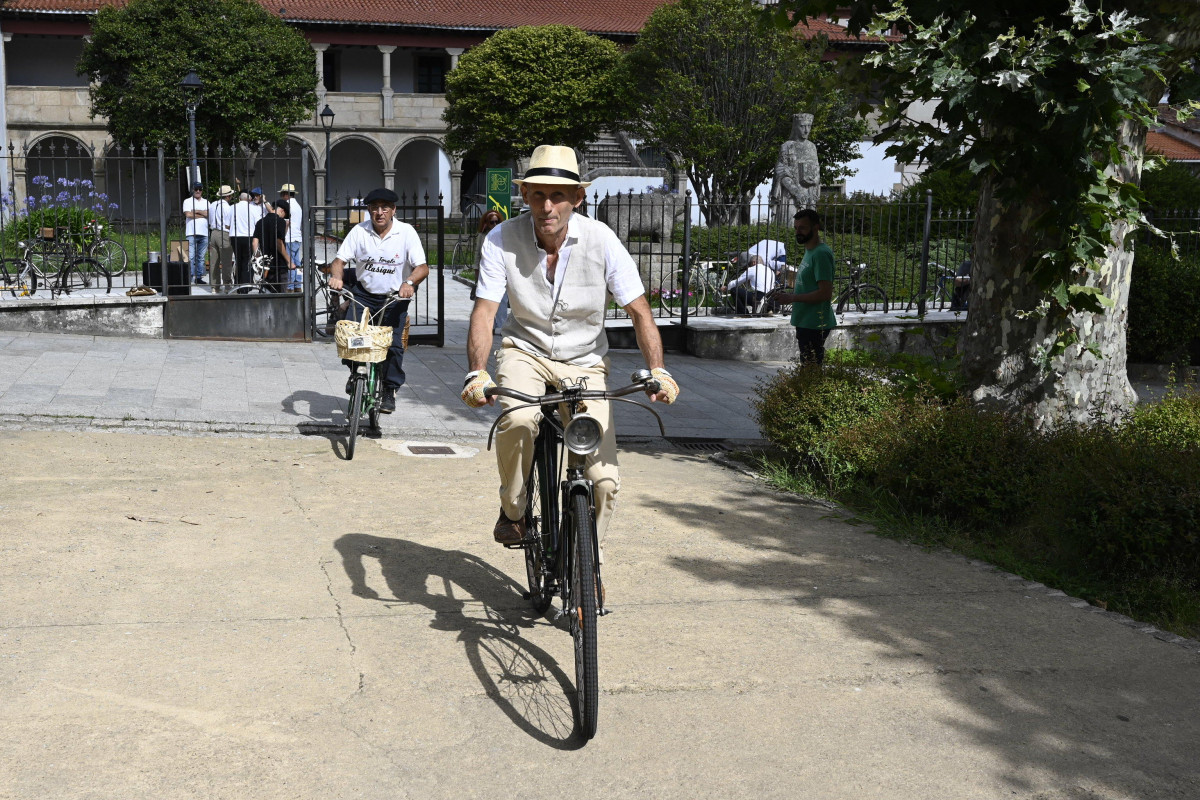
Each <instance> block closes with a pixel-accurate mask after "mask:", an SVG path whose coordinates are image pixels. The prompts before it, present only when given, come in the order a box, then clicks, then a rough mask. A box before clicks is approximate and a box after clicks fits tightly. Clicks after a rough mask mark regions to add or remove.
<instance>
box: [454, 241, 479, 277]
mask: <svg viewBox="0 0 1200 800" xmlns="http://www.w3.org/2000/svg"><path fill="white" fill-rule="evenodd" d="M474 255H475V248H474V247H473V246H472V244H471V241H470V240H469V239H467V240H460V241H458V242H456V243H455V245H454V252H452V253H451V254H450V272H451V274H454V275H457V274H458V272H459V270H461V269H465V268H468V267H471V266H474V264H473V263H472V262H473V256H474Z"/></svg>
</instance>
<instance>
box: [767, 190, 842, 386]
mask: <svg viewBox="0 0 1200 800" xmlns="http://www.w3.org/2000/svg"><path fill="white" fill-rule="evenodd" d="M792 226H793V227H794V228H795V229H796V242H797V243H798V244H802V245H804V260H803V261H801V262H800V267H799V268H798V269H797V270H796V286H795V288H794V293H793V294H787V293H781V294H780V295H778V300H779V302H781V303H791V304H792V325H794V326H796V343H797V344H798V345H800V363H801V364H822V363H824V361H825V340H826V339H827V338H829V332H830V331H831V330H833V329H834V328H835V327H837V319H836V318H835V317H834V316H833V304H832V303H831V302H830V300H831V299H832V298H833V250H831V249H830V248H829V245H827V244H823V243H822V242H821V215H820V214H818V213H817V212H816V211H814V210H813V209H811V208H804V209H801V210H799V211H797V212H796V216H795V217H794V218H793V222H792Z"/></svg>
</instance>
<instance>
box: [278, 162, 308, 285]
mask: <svg viewBox="0 0 1200 800" xmlns="http://www.w3.org/2000/svg"><path fill="white" fill-rule="evenodd" d="M279 202H281V203H287V204H288V211H289V212H290V214H291V216H290V217H289V224H288V231H287V238H286V239H284V240H283V243H284V244H286V245H287V251H288V258H290V259H291V260H292V264H293V265H294V266H295V269H292V270H289V271H288V283H287V291H289V292H298V291H300V289H301V285H300V281H301V276H302V275H303V273H302V272H301V267H303V266H304V261H303V259H302V257H301V253H302V251H303V249H302V247H301V243H302V241H303V236H304V230H303V228H304V209H302V208H300V201H298V200H297V199H296V186H295V184H291V183H285V184H284V185H283V186H280V187H279Z"/></svg>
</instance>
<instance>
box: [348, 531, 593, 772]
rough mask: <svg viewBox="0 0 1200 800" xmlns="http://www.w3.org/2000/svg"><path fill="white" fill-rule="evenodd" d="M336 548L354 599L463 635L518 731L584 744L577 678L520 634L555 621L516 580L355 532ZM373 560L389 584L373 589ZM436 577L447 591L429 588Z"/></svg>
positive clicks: (565, 745)
mask: <svg viewBox="0 0 1200 800" xmlns="http://www.w3.org/2000/svg"><path fill="white" fill-rule="evenodd" d="M334 547H335V548H336V549H337V551H338V553H339V554H340V555H341V558H342V568H343V569H344V570H345V571H346V576H347V577H348V578H349V579H350V583H351V591H352V592H353V594H355V595H356V596H358V597H362V598H366V599H370V600H379V601H382V602H385V603H388V604H395V603H397V602H398V603H401V604H411V605H419V606H424V607H426V608H428V609H429V610H430V611H432V612H433V618H432V619H431V620H430V623H429V625H430V627H431V628H434V629H435V630H440V631H447V632H450V633H455V634H457V637H458V641H460V642H462V643H463V648H464V650H465V652H466V656H467V660H468V662H469V663H470V665H471V668H472V670H473V671H474V672H475V675H476V677H477V678H478V680H479V683H480V685H481V686H482V687H483V688H484V691H485V692H486V693H487V696H488V697H489V698H491V700H492V701H493V702H495V703H496V705H497V706H498V707H499V708H500V709H501V710H502V711H503V712H504V713H505V714H506V715H507V716H508V718H509V719H511V720H512V721H513V723H514V724H515V725H516V726H517V727H518V728H520V729H521V730H523V731H525V732H526V733H527V734H529V735H530V736H531V737H533V738H534V739H535V740H537V741H539V742H542V743H543V744H547V745H549V746H551V747H554V748H557V749H561V750H574V749H577V748H579V747H582V746H583V744H584V741H583V739H582V738H581V737H580V736H579V734H578V731H577V729H576V727H575V718H574V695H575V689H574V687H573V686H572V684H571V681H570V679H568V677H567V674H566V673H565V672H564V671H563V670H562V668H560V667H559V665H558V663H557V662H556V661H555V660H554V658H553V657H551V656H550V655H549V654H548V653H546V652H545V651H544V650H542V649H540V648H538V647H537V646H535V645H533V644H531V643H530V642H529V641H528V640H527V639H526V638H524V637H522V635H521V632H522V630H528V629H532V628H533V627H534V626H537V625H548V624H550V623H548V622H547V621H546V620H544V619H543V618H541V617H535V616H534V615H533V610H532V609H531V608H529V606H528V605H526V604H524V603H523V602H522V600H521V592H522V591H523V589H522V587H521V586H519V585H517V584H516V583H515V582H514V581H513V580H512V579H511V578H509V577H508V576H507V575H504V574H503V573H501V572H499V571H498V570H496V569H495V568H493V567H492V566H490V565H489V564H487V562H485V561H483V560H482V559H480V558H478V557H477V556H474V555H471V554H470V553H464V552H462V551H460V550H442V549H440V548H437V547H429V546H427V545H422V544H417V543H415V542H410V541H407V540H404V539H390V538H385V537H380V536H371V535H368V534H360V533H351V534H346V535H345V536H342V537H340V538H339V539H338V540H337V541H336V542H334ZM366 559H376V560H377V561H378V562H379V568H380V571H381V573H382V575H383V579H384V581H385V582H386V584H387V586H386V587H378V588H376V587H372V586H369V585H368V584H367V582H366V568H365V564H364V562H365V560H366ZM430 577H432V578H434V579H435V580H436V581H437V582H439V583H440V584H441V586H442V588H443V592H444V593H441V594H432V593H430V592H429V591H427V590H426V585H427V581H428V579H429V578H430ZM472 607H477V608H478V610H472ZM572 669H573V667H572Z"/></svg>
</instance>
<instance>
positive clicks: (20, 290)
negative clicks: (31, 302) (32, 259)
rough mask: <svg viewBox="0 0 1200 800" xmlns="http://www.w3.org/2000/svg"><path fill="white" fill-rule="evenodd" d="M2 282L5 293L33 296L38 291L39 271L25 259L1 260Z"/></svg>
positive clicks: (17, 295) (0, 279)
mask: <svg viewBox="0 0 1200 800" xmlns="http://www.w3.org/2000/svg"><path fill="white" fill-rule="evenodd" d="M0 282H3V291H4V293H5V294H9V295H12V296H13V297H32V296H33V295H34V294H35V293H36V292H37V272H35V271H34V269H33V265H32V264H30V263H29V262H28V261H25V260H24V259H20V258H6V259H4V260H3V261H0Z"/></svg>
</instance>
